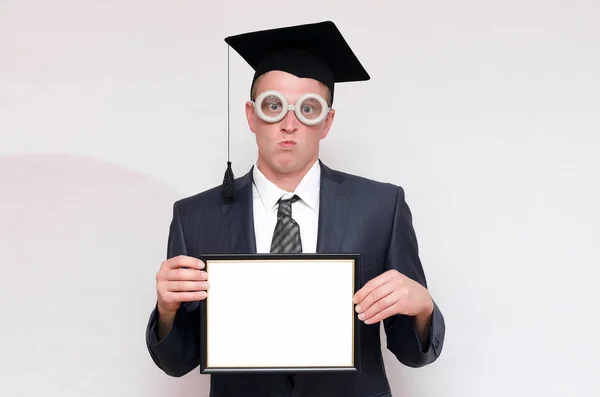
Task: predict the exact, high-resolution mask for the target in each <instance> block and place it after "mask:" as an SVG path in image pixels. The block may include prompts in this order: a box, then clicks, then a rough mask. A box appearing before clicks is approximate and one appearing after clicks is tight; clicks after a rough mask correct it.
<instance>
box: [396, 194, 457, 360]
mask: <svg viewBox="0 0 600 397" xmlns="http://www.w3.org/2000/svg"><path fill="white" fill-rule="evenodd" d="M397 193H398V194H397V198H396V207H395V213H394V222H393V227H392V233H391V238H390V243H389V248H388V254H387V260H386V268H387V270H389V269H396V270H398V271H399V272H400V273H402V274H404V275H405V276H407V277H409V278H411V279H413V280H415V281H417V282H419V283H420V284H421V285H423V286H424V287H425V288H427V280H426V279H425V272H424V270H423V266H422V264H421V261H420V259H419V252H418V244H417V238H416V235H415V231H414V228H413V225H412V215H411V212H410V209H409V207H408V205H407V203H406V201H405V196H404V190H403V189H402V188H401V187H399V188H398V192H397ZM384 328H385V332H386V340H387V348H388V350H390V351H391V352H392V353H393V354H394V355H395V356H396V358H397V359H398V360H399V361H400V362H401V363H403V364H405V365H407V366H409V367H422V366H425V365H427V364H430V363H432V362H434V361H435V360H436V359H437V358H438V357H439V355H440V353H441V351H442V347H443V344H444V337H445V333H446V326H445V321H444V316H443V315H442V312H441V310H440V308H439V307H438V305H437V303H436V302H435V301H434V309H433V317H432V321H431V327H430V329H429V343H427V344H426V345H422V344H421V342H420V341H419V337H418V335H417V331H416V329H415V326H414V322H413V318H412V317H409V316H404V315H395V316H392V317H388V318H387V319H385V320H384Z"/></svg>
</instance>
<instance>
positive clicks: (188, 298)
mask: <svg viewBox="0 0 600 397" xmlns="http://www.w3.org/2000/svg"><path fill="white" fill-rule="evenodd" d="M207 297H208V292H207V291H186V292H167V293H166V294H165V295H164V298H165V301H167V302H178V303H180V302H194V301H199V300H203V299H206V298H207Z"/></svg>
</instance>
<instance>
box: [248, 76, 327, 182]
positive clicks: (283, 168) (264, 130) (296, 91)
mask: <svg viewBox="0 0 600 397" xmlns="http://www.w3.org/2000/svg"><path fill="white" fill-rule="evenodd" d="M255 88H256V96H255V98H256V97H257V96H258V95H260V94H261V93H262V92H265V91H269V90H275V91H278V92H280V93H281V94H283V95H284V96H285V97H286V98H287V100H288V102H289V103H290V104H295V103H296V99H297V98H299V97H301V96H302V95H304V94H306V93H315V94H319V95H321V96H322V97H323V98H325V99H327V94H328V90H327V88H325V87H323V86H322V85H321V84H320V83H319V82H318V81H317V80H313V79H306V78H298V77H296V76H294V75H292V74H289V73H286V72H280V71H271V72H268V73H266V74H265V75H264V76H263V77H262V79H261V80H260V81H259V82H258V83H257V85H256V87H255ZM246 117H247V119H248V125H249V127H250V130H251V131H252V132H253V133H254V134H255V135H256V143H257V145H258V163H259V166H260V168H261V171H263V173H264V172H265V171H266V172H268V173H278V174H291V173H297V172H302V171H306V170H308V168H309V167H310V166H311V165H312V164H313V163H314V161H316V160H317V159H318V157H319V144H320V142H321V140H322V139H324V138H325V137H326V136H327V133H328V132H329V128H330V127H331V123H332V122H333V117H334V111H333V110H331V111H330V112H329V114H328V116H327V118H326V119H325V120H324V121H323V122H321V123H319V124H317V125H312V126H310V125H304V124H302V123H301V122H300V120H298V118H297V117H296V114H295V113H294V112H293V111H289V112H288V113H287V114H286V116H285V117H284V118H283V120H281V121H279V122H276V123H267V122H265V121H263V120H262V119H261V118H259V117H258V115H257V114H256V112H255V110H254V108H253V104H252V102H247V103H246Z"/></svg>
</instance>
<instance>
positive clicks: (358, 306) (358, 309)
mask: <svg viewBox="0 0 600 397" xmlns="http://www.w3.org/2000/svg"><path fill="white" fill-rule="evenodd" d="M361 311H362V307H360V305H357V306H356V312H357V313H360V312H361Z"/></svg>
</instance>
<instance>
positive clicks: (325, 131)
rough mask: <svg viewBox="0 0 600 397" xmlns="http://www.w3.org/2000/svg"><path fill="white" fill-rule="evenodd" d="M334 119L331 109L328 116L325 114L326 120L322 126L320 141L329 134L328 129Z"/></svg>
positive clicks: (333, 112) (333, 110)
mask: <svg viewBox="0 0 600 397" xmlns="http://www.w3.org/2000/svg"><path fill="white" fill-rule="evenodd" d="M334 117H335V109H331V110H330V111H329V114H327V118H326V119H325V125H324V126H323V130H322V132H321V139H325V137H326V136H327V134H329V129H330V128H331V125H332V124H333V119H334Z"/></svg>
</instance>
